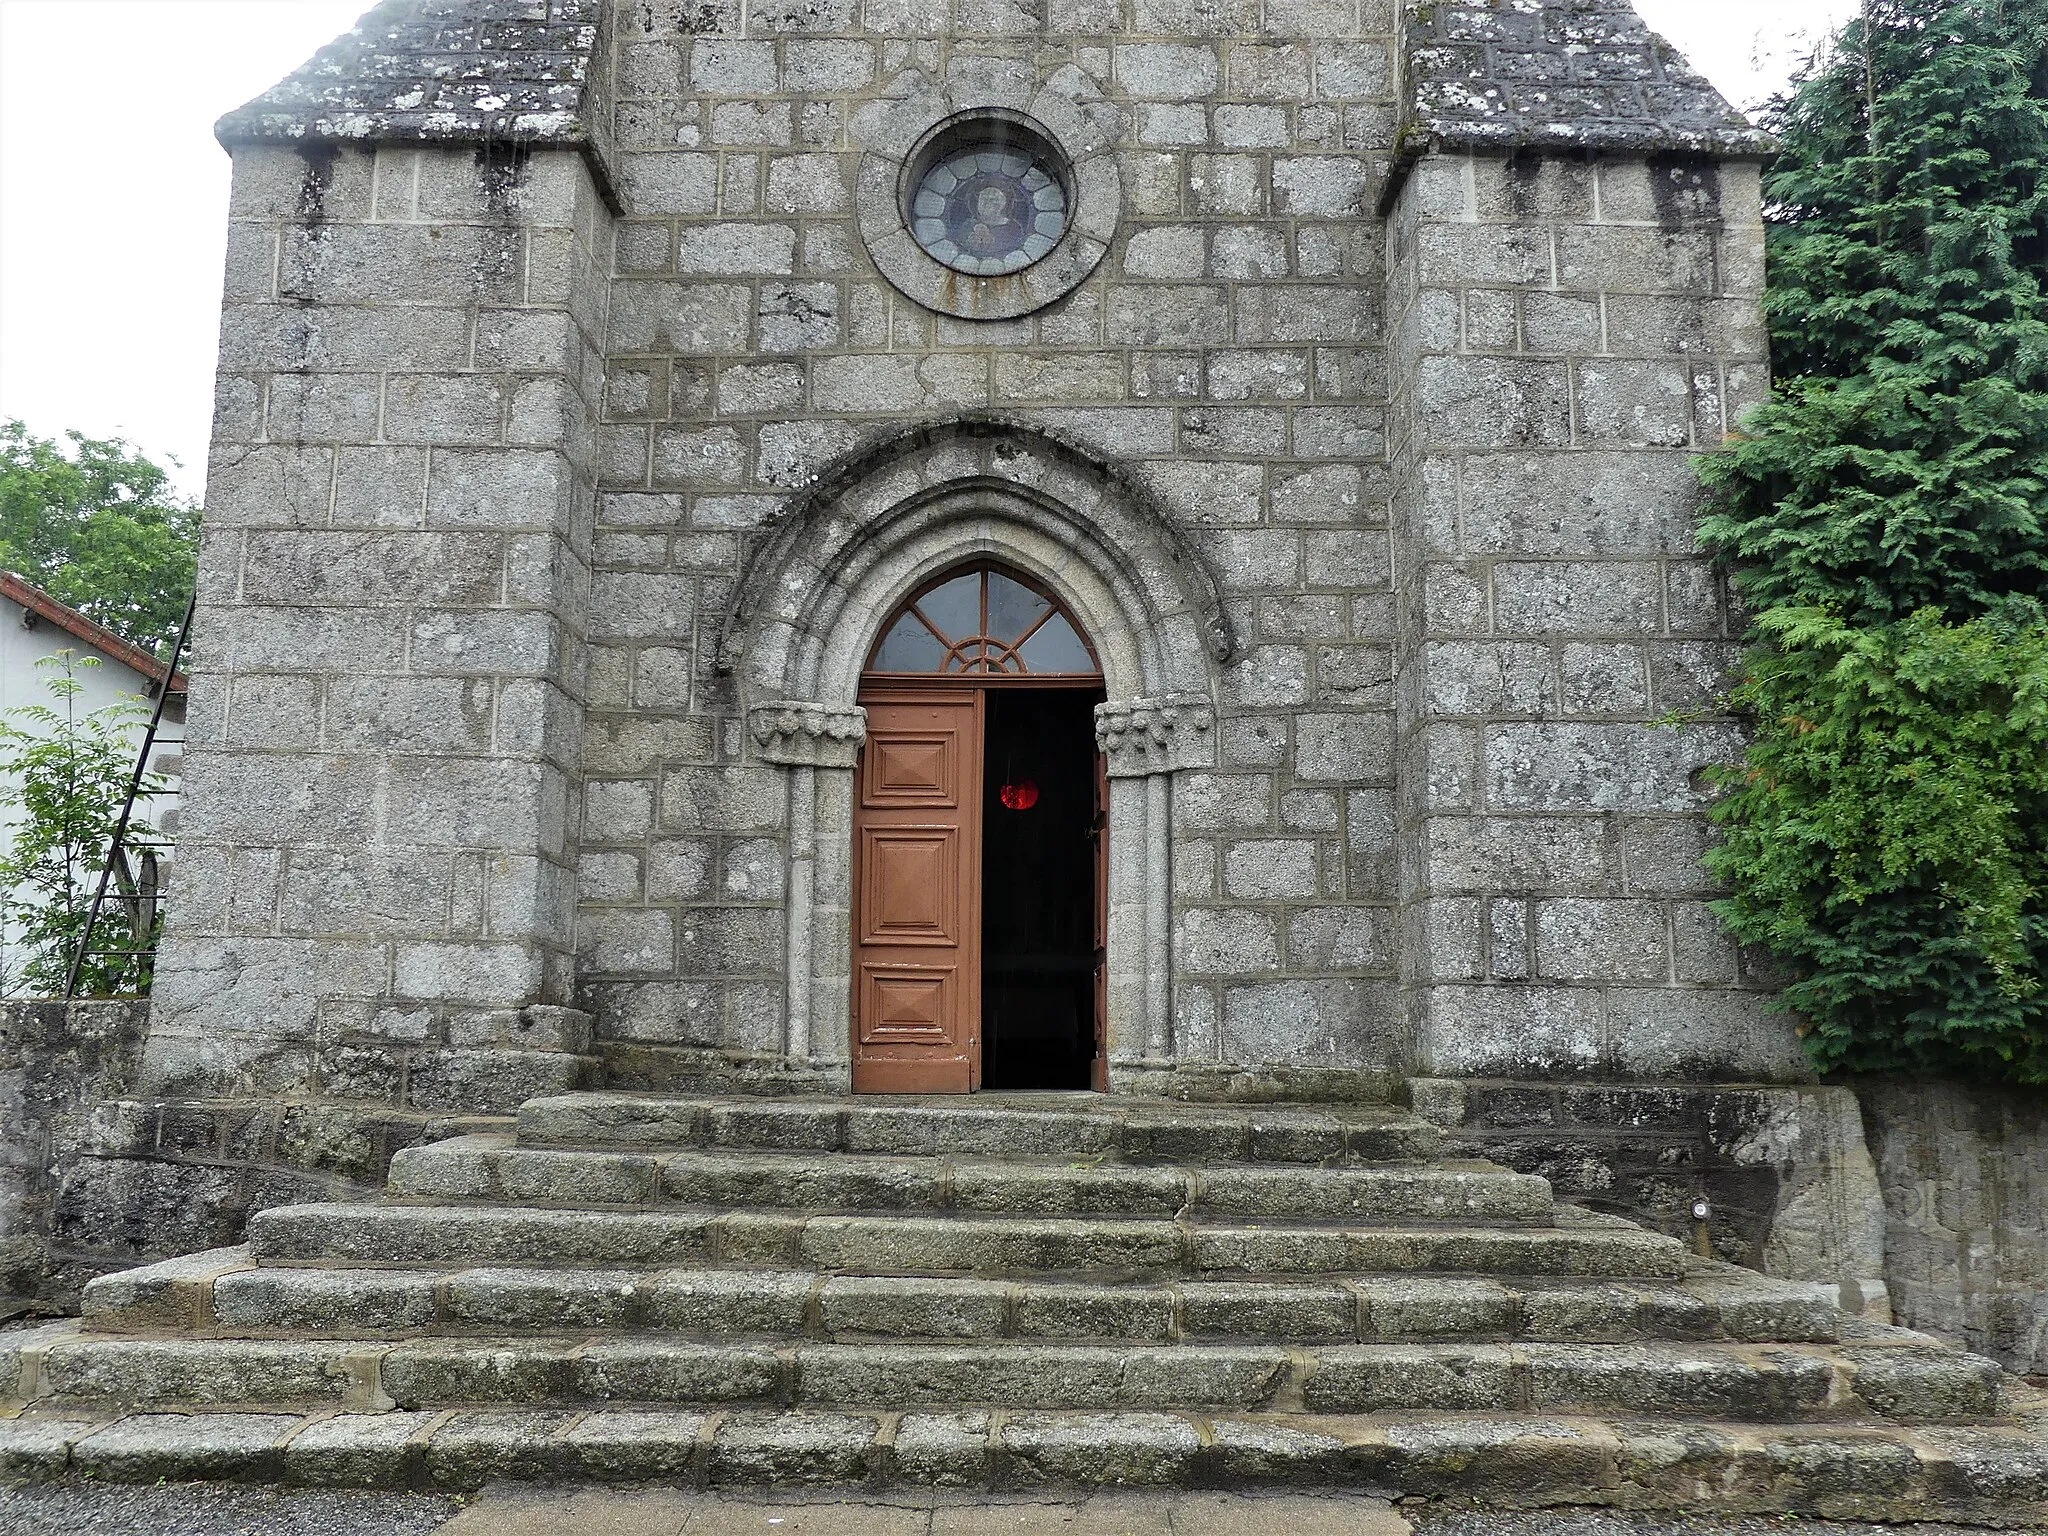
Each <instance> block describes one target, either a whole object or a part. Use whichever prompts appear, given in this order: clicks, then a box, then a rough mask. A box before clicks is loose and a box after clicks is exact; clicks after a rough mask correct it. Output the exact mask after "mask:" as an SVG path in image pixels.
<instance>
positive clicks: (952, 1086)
mask: <svg viewBox="0 0 2048 1536" xmlns="http://www.w3.org/2000/svg"><path fill="white" fill-rule="evenodd" d="M861 702H862V703H863V704H865V705H866V706H867V711H868V737H867V744H866V746H865V747H864V748H863V749H862V752H861V762H860V768H859V770H858V772H859V800H858V803H857V805H856V807H855V811H854V840H855V846H856V849H857V851H858V862H857V864H856V868H857V870H858V871H859V879H858V882H857V889H856V892H855V896H854V903H855V911H854V934H855V936H856V940H855V942H856V950H855V955H854V976H855V978H856V979H855V983H854V997H853V1009H854V1030H853V1042H854V1052H853V1056H854V1059H853V1086H854V1090H855V1091H856V1092H861V1093H968V1092H971V1091H972V1090H973V1089H974V1087H975V1086H976V1083H977V1081H978V1079H979V1077H980V1050H979V1045H980V1031H981V911H980V904H979V889H978V887H979V879H978V877H979V874H980V868H981V857H980V854H981V847H980V838H981V828H980V822H979V816H980V804H981V709H982V705H981V694H980V691H979V690H975V691H972V692H963V691H952V692H939V691H936V690H925V691H924V692H922V693H920V692H918V691H916V690H903V691H890V692H888V693H875V694H872V695H865V696H863V697H862V699H861Z"/></svg>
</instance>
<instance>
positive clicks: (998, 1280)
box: [0, 1093, 2048, 1524]
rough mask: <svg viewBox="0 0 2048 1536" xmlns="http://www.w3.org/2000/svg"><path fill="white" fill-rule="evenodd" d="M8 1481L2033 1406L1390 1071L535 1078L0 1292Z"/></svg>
mask: <svg viewBox="0 0 2048 1536" xmlns="http://www.w3.org/2000/svg"><path fill="white" fill-rule="evenodd" d="M0 1379H9V1380H13V1381H15V1382H16V1387H15V1400H14V1401H13V1402H12V1403H10V1404H9V1405H8V1406H7V1407H6V1408H5V1409H4V1410H0V1414H4V1415H5V1417H0V1478H53V1477H62V1476H69V1475H87V1476H96V1477H102V1478H116V1479H119V1478H128V1479H132V1478H144V1479H151V1480H153V1479H155V1478H157V1477H170V1478H181V1477H234V1478H250V1479H271V1480H285V1481H293V1482H301V1483H310V1484H326V1485H355V1486H444V1487H456V1488H465V1487H474V1486H476V1485H478V1484H480V1483H482V1482H483V1481H485V1480H488V1479H492V1478H499V1477H525V1478H533V1477H558V1478H563V1479H571V1480H591V1481H664V1482H673V1481H689V1482H706V1483H713V1484H792V1483H796V1484H858V1485H861V1486H866V1487H881V1486H898V1487H902V1486H909V1487H913V1488H953V1489H974V1488H993V1489H1014V1488H1037V1487H1049V1486H1074V1485H1081V1486H1087V1485H1099V1484H1114V1483H1128V1484H1147V1483H1149V1484H1175V1485H1188V1486H1194V1485H1212V1486H1213V1485H1221V1486H1251V1485H1261V1484H1267V1485H1270V1484H1289V1485H1307V1486H1322V1487H1338V1486H1341V1487H1347V1488H1353V1489H1360V1490H1378V1491H1382V1492H1390V1493H1409V1494H1434V1495H1445V1496H1451V1497H1460V1498H1474V1499H1484V1500H1492V1501H1495V1502H1498V1503H1503V1504H1520V1505H1529V1504H1546V1503H1594V1504H1609V1505H1620V1506H1631V1507H1641V1508H1675V1507H1689V1508H1720V1509H1731V1510H1753V1511H1799V1512H1809V1513H1820V1514H1832V1515H1861V1516H1866V1517H1873V1518H1894V1519H1915V1518H1919V1519H1927V1518H1946V1519H1960V1520H1966V1521H1977V1522H1981V1523H1987V1524H1990V1523H2005V1524H2013V1523H2021V1524H2025V1523H2032V1522H2036V1521H2039V1520H2041V1519H2043V1518H2044V1517H2048V1417H2044V1413H2043V1410H2044V1409H2048V1403H2044V1402H2043V1401H2042V1399H2041V1397H2040V1396H2039V1395H2038V1394H2035V1393H2033V1392H2032V1391H2031V1390H2030V1389H2029V1388H2027V1387H2026V1386H2025V1384H2023V1383H2020V1382H2018V1381H2015V1380H2014V1379H2012V1378H2010V1377H2007V1376H2005V1375H2003V1374H2002V1373H2001V1372H2000V1371H1999V1369H1998V1367H1997V1366H1996V1365H1995V1364H1994V1363H1993V1362H1991V1361H1989V1360H1985V1359H1982V1358H1979V1357H1976V1356H1972V1355H1969V1354H1965V1353H1962V1352H1960V1351H1958V1350H1954V1349H1950V1348H1947V1347H1945V1346H1942V1345H1940V1344H1938V1343H1936V1342H1935V1341H1933V1340H1931V1339H1929V1338H1927V1337H1925V1336H1924V1335H1920V1334H1915V1333H1911V1332H1908V1331H1906V1330H1904V1329H1894V1328H1881V1327H1877V1326H1874V1325H1870V1324H1867V1323H1863V1322H1860V1321H1858V1320H1854V1319H1850V1318H1846V1317H1844V1316H1842V1315H1841V1314H1840V1313H1839V1312H1838V1311H1837V1310H1836V1309H1835V1307H1834V1306H1833V1304H1832V1303H1831V1301H1830V1300H1829V1299H1828V1297H1827V1295H1826V1293H1825V1292H1824V1291H1822V1290H1821V1289H1820V1288H1817V1287H1811V1286H1801V1285H1794V1284H1788V1283H1784V1282H1779V1281H1772V1280H1767V1279H1765V1278H1763V1277H1761V1276H1758V1275H1755V1274H1752V1273H1750V1272H1748V1271H1746V1270H1742V1269H1738V1268H1735V1267H1733V1266H1729V1265H1725V1264H1719V1263H1713V1262H1709V1261H1705V1260H1702V1259H1700V1258H1698V1257H1696V1256H1694V1255H1693V1254H1691V1253H1690V1252H1689V1251H1688V1250H1687V1249H1685V1248H1684V1247H1683V1246H1682V1245H1680V1244H1679V1243H1676V1242H1674V1241H1672V1240H1670V1239H1668V1238H1665V1237H1662V1236H1658V1235H1655V1234H1652V1233H1648V1232H1645V1231H1643V1230H1641V1229H1639V1228H1637V1227H1635V1226H1632V1225H1631V1224H1629V1223H1627V1222H1624V1221H1621V1220H1618V1219H1615V1218H1611V1217H1603V1216H1598V1215H1594V1214H1590V1213H1587V1212H1584V1211H1580V1210H1577V1209H1575V1208H1572V1207H1567V1206H1559V1205H1556V1204H1554V1203H1553V1201H1552V1199H1551V1194H1550V1190H1549V1187H1548V1185H1547V1184H1546V1182H1545V1181H1544V1180H1542V1179H1539V1178H1534V1177H1531V1176H1529V1175H1524V1174H1516V1173H1510V1172H1507V1171H1505V1170H1503V1169H1501V1168H1498V1167H1495V1166H1493V1165H1491V1164H1485V1163H1460V1162H1451V1161H1445V1160H1443V1159H1442V1158H1441V1157H1440V1156H1439V1146H1438V1133H1437V1131H1436V1130H1435V1128H1434V1127H1432V1126H1430V1125H1429V1124H1427V1123H1425V1122H1423V1121H1421V1120H1418V1119H1415V1118H1413V1117H1410V1116H1408V1115H1407V1114H1405V1113H1404V1112H1402V1111H1401V1110H1399V1109H1397V1108H1394V1107H1390V1106H1372V1105H1361V1106H1346V1107H1342V1108H1334V1107H1330V1106H1305V1105H1303V1106H1281V1105H1263V1106H1241V1107H1238V1106H1192V1105H1181V1104H1169V1103H1166V1102H1163V1101H1149V1100H1139V1099H1129V1098H1107V1097H1095V1096H1089V1095H1078V1094H1076V1095H1051V1094H1032V1095H1015V1096H1001V1095H987V1096H982V1097H979V1098H975V1099H971V1100H941V1101H933V1100H916V1099H827V1098H788V1099H762V1098H740V1099H712V1098H704V1099H678V1098H666V1097H654V1096H641V1095H630V1094H609V1093H585V1094H573V1095H567V1096H563V1097H559V1098H549V1099H538V1100H534V1101H532V1102H530V1103H528V1104H526V1105H525V1106H523V1107H522V1108H521V1110H520V1111H519V1115H518V1119H517V1125H516V1132H514V1133H509V1134H505V1135H490V1136H466V1137H461V1138H458V1139H455V1140H450V1141H444V1142H440V1143H438V1144H435V1145H431V1146H425V1147H418V1148H413V1149H411V1150H408V1151H405V1152H402V1153H400V1154H399V1156H398V1158H397V1160H396V1161H395V1162H394V1163H393V1165H392V1170H391V1181H390V1188H389V1192H388V1195H387V1196H386V1198H385V1199H384V1200H383V1201H382V1202H381V1203H375V1204H332V1205H305V1206H290V1207H283V1208H279V1209H274V1210H269V1211H265V1212H262V1213H260V1214H259V1215H257V1216H256V1217H255V1218H254V1219H253V1220H252V1221H251V1223H250V1229H249V1243H248V1245H247V1246H246V1247H241V1248H233V1249H221V1250H216V1251H213V1252H208V1253H202V1254H195V1255H192V1256H190V1257H188V1258H183V1259H177V1260H172V1261H170V1262H167V1263H163V1264H157V1265H152V1266H150V1267H148V1268H146V1269H139V1270H134V1271H130V1272H128V1273H125V1274H118V1275H110V1276H107V1277H105V1278H103V1279H100V1280H97V1281H95V1282H93V1284H92V1285H91V1286H89V1287H88V1288H87V1291H86V1300H85V1315H84V1317H83V1318H82V1320H81V1321H80V1322H78V1323H76V1324H73V1323H65V1324H59V1325H55V1326H52V1327H48V1328H43V1329H39V1330H34V1331H30V1332H20V1333H13V1334H5V1335H0Z"/></svg>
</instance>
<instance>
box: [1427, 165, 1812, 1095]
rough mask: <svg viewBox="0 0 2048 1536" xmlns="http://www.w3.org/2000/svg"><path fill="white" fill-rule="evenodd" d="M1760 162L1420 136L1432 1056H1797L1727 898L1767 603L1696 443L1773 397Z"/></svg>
mask: <svg viewBox="0 0 2048 1536" xmlns="http://www.w3.org/2000/svg"><path fill="white" fill-rule="evenodd" d="M1756 177H1757V173H1756V168H1755V166H1754V165H1753V164H1751V163H1747V162H1743V161H1710V160H1705V159H1694V158H1669V159H1659V158H1645V157H1629V156H1619V155H1616V156H1600V157H1587V158H1568V157H1539V156H1534V155H1530V156H1524V157H1520V158H1517V157H1513V156H1509V155H1502V154H1471V155H1438V156H1430V157H1425V158H1423V159H1422V160H1421V161H1420V162H1419V163H1418V164H1417V165H1416V166H1415V168H1414V173H1413V175H1412V176H1411V177H1410V178H1409V179H1408V180H1407V182H1406V184H1405V185H1404V186H1402V187H1401V188H1400V190H1399V193H1398V196H1397V197H1396V198H1395V199H1394V200H1393V203H1392V209H1391V222H1390V227H1389V233H1388V242H1389V264H1388V270H1389V289H1388V311H1389V314H1388V333H1389V337H1390V358H1391V364H1390V367H1391V375H1392V383H1391V397H1392V405H1391V410H1390V434H1389V437H1390V455H1391V460H1392V474H1393V487H1394V489H1393V507H1394V514H1393V528H1394V554H1395V589H1396V593H1397V596H1398V609H1399V614H1400V619H1399V625H1398V632H1399V635H1400V650H1399V655H1398V659H1397V677H1396V694H1397V698H1398V710H1399V725H1398V738H1397V742H1396V744H1395V747H1394V760H1395V763H1396V765H1397V781H1398V783H1399V785H1400V803H1399V808H1398V812H1397V817H1398V822H1399V843H1400V849H1401V860H1402V865H1401V874H1400V887H1401V912H1402V921H1403V939H1402V942H1403V946H1404V954H1405V959H1404V963H1403V973H1404V975H1405V977H1406V978H1407V983H1408V992H1407V996H1408V1001H1409V1007H1410V1012H1411V1019H1412V1024H1413V1028H1414V1035H1415V1056H1414V1061H1415V1065H1416V1067H1417V1069H1418V1070H1421V1071H1424V1072H1426V1073H1431V1074H1439V1075H1448V1076H1467V1075H1469V1076H1481V1077H1495V1076H1498V1077H1508V1078H1530V1077H1552V1076H1557V1077H1570V1076H1579V1075H1586V1076H1607V1077H1618V1078H1646V1079H1658V1078H1671V1077H1679V1078H1692V1079H1704V1080H1713V1079H1717V1078H1718V1079H1722V1080H1741V1079H1745V1078H1748V1079H1758V1078H1761V1079H1764V1080H1783V1079H1785V1078H1794V1079H1796V1078H1797V1077H1799V1076H1800V1075H1801V1074H1802V1072H1803V1066H1802V1063H1801V1062H1800V1059H1799V1053H1798V1050H1797V1045H1796V1041H1795V1039H1794V1036H1793V1032H1792V1029H1791V1027H1790V1024H1789V1022H1788V1021H1786V1020H1784V1019H1782V1018H1779V1017H1773V1016H1770V1015H1767V1014H1765V1013H1764V1012H1763V1011H1762V1006H1761V1005H1762V1002H1763V999H1764V993H1765V990H1766V989H1767V987H1768V984H1769V978H1768V977H1767V976H1765V975H1763V974H1761V973H1759V972H1758V971H1757V970H1756V969H1755V968H1754V967H1752V965H1751V964H1750V962H1749V960H1748V959H1747V958H1746V957H1745V956H1742V955H1740V954H1738V953H1737V951H1736V949H1735V947H1734V946H1733V945H1732V944H1731V943H1730V942H1729V940H1728V939H1727V937H1726V936H1725V935H1724V934H1723V933H1722V931H1721V929H1720V926H1719V924H1718V922H1717V921H1716V919H1715V918H1714V917H1713V915H1712V913H1711V912H1710V911H1709V910H1708V909H1707V907H1706V905H1705V903H1706V901H1707V899H1708V898H1709V897H1710V896H1711V895H1712V894H1713V890H1712V886H1711V883H1710V882H1709V880H1708V878H1707V876H1706V874H1705V872H1704V871H1703V870H1702V869H1701V867H1700V864H1699V857H1700V855H1701V853H1702V852H1703V851H1704V849H1705V848H1706V846H1707V841H1708V838H1709V836H1710V832H1711V829H1710V827H1709V825H1708V823H1707V822H1706V820H1705V818H1704V814H1703V813H1704V811H1705V808H1706V806H1707V803H1708V799H1709V793H1710V791H1709V786H1708V785H1707V784H1706V782H1705V781H1704V779H1703V774H1702V770H1704V769H1705V768H1706V767H1707V766H1708V765H1709V764H1712V763H1715V762H1718V761H1726V760H1728V759H1730V758H1732V757H1733V756H1735V755H1736V754H1737V753H1738V752H1739V750H1740V736H1739V734H1738V727H1737V726H1736V724H1735V723H1734V722H1733V721H1730V720H1727V719H1725V718H1722V717H1720V716H1719V714H1718V713H1717V708H1716V695H1717V692H1718V690H1719V689H1720V687H1721V685H1722V681H1723V679H1724V677H1725V676H1726V675H1727V672H1728V669H1729V666H1730V664H1731V662H1732V660H1733V658H1734V654H1735V645H1736V640H1737V637H1738V636H1739V634H1740V629H1741V622H1740V619H1739V617H1738V616H1737V615H1735V614H1734V613H1732V612H1731V611H1730V608H1729V603H1728V597H1727V594H1726V592H1725V591H1724V589H1723V585H1722V583H1721V581H1720V580H1719V579H1718V578H1717V576H1716V575H1715V573H1714V572H1713V571H1712V569H1711V568H1710V567H1709V565H1708V563H1707V561H1706V560H1705V559H1704V558H1702V556H1701V554H1700V551H1699V549H1698V546H1697V544H1696V542H1695V539H1694V535H1693V531H1692V530H1693V523H1694V520H1695V518H1696V517H1697V514H1698V509H1699V502H1700V491H1699V486H1698V482H1697V480H1696V478H1695V476H1694V474H1693V469H1692V465H1691V458H1692V456H1693V455H1694V454H1696V453H1698V452H1702V451H1711V450H1712V449H1714V448H1716V447H1717V446H1719V444H1720V442H1721V439H1722V434H1723V433H1724V431H1725V430H1726V429H1727V427H1728V425H1729V424H1730V423H1731V422H1733V421H1734V420H1735V419H1736V418H1737V417H1739V415H1740V414H1741V413H1742V411H1743V410H1744V409H1746V408H1747V407H1748V406H1749V405H1751V404H1753V403H1754V402H1755V401H1756V400H1757V399H1758V398H1759V397H1760V395H1761V393H1762V391H1763V389H1764V387H1765V383H1766V355H1765V338H1764V334H1763V331H1762V328H1761V324H1760V321H1759V316H1758V308H1757V306H1758V301H1759V298H1760V295H1761V292H1762V283H1763V232H1762V226H1761V222H1760V214H1759V202H1758V193H1757V179H1756Z"/></svg>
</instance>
